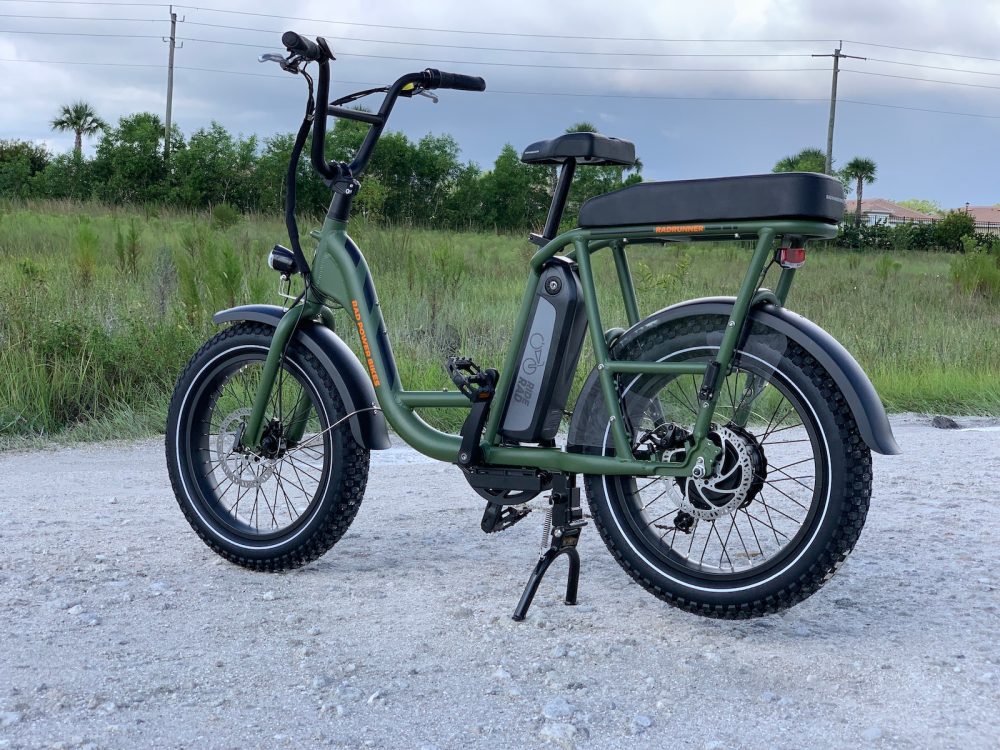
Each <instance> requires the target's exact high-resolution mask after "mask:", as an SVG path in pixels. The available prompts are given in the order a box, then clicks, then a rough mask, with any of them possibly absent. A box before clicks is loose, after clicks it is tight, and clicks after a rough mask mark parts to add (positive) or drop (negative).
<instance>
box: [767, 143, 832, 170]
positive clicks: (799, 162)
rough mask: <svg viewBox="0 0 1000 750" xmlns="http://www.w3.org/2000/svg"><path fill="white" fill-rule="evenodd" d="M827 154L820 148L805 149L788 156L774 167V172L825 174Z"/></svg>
mask: <svg viewBox="0 0 1000 750" xmlns="http://www.w3.org/2000/svg"><path fill="white" fill-rule="evenodd" d="M825 170H826V154H825V153H823V152H822V151H821V150H820V149H818V148H804V149H802V150H801V151H799V152H798V153H797V154H792V155H791V156H786V157H785V158H784V159H782V160H781V161H779V162H778V163H777V164H775V165H774V169H772V170H771V171H772V172H823V171H825Z"/></svg>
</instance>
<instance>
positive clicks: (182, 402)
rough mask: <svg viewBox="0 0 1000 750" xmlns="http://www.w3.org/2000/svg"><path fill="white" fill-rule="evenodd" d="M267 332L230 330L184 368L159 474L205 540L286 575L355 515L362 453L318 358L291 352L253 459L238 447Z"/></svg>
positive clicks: (363, 471)
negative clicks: (163, 468) (163, 472)
mask: <svg viewBox="0 0 1000 750" xmlns="http://www.w3.org/2000/svg"><path fill="white" fill-rule="evenodd" d="M272 332H273V329H271V328H269V327H266V326H262V325H260V324H257V323H240V324H237V325H234V326H232V327H230V328H228V329H226V330H224V331H222V332H221V333H219V334H218V335H217V336H215V337H214V338H213V339H211V340H210V341H209V342H208V343H207V344H205V346H203V347H202V348H201V350H200V351H199V352H198V353H197V354H196V355H195V356H194V357H193V358H192V359H191V361H190V363H189V364H188V366H187V368H186V369H185V371H184V372H183V373H182V375H181V377H180V379H179V380H178V382H177V387H176V389H175V391H174V395H173V399H172V400H171V403H170V411H169V415H168V422H167V438H166V450H167V467H168V469H169V472H170V480H171V483H172V484H173V488H174V494H175V495H176V497H177V502H178V503H179V505H180V507H181V510H182V511H183V512H184V515H185V517H186V518H187V520H188V522H189V523H190V524H191V526H192V527H193V528H194V529H195V531H196V532H197V533H198V535H199V536H200V537H201V538H202V540H203V541H204V542H205V543H206V544H207V545H208V546H209V547H211V548H212V549H213V550H215V551H216V552H217V553H218V554H220V555H222V556H223V557H225V558H226V559H227V560H230V561H231V562H234V563H237V564H238V565H243V566H245V567H248V568H254V569H258V570H269V571H276V570H285V569H288V568H294V567H298V566H300V565H304V564H305V563H307V562H309V561H311V560H314V559H316V558H317V557H319V556H320V555H322V554H323V553H324V552H326V551H327V550H328V549H329V548H330V547H332V546H333V545H334V544H336V543H337V541H338V540H339V539H340V537H341V536H343V534H344V532H345V531H347V527H348V526H350V524H351V521H353V520H354V516H355V515H356V514H357V512H358V508H359V507H360V504H361V499H362V496H363V495H364V491H365V485H366V483H367V478H368V451H367V450H365V449H363V448H362V447H361V446H359V445H358V444H357V443H356V442H355V440H354V439H353V437H352V436H351V433H350V428H349V426H348V424H347V423H346V422H345V421H341V420H342V419H343V417H344V416H345V409H344V406H343V403H342V402H341V400H340V398H339V396H338V395H337V390H336V388H335V386H334V384H333V382H332V380H331V378H330V376H329V374H328V373H326V372H325V371H324V370H323V368H322V367H321V366H320V364H319V362H318V361H317V360H316V358H315V357H313V356H312V354H310V353H309V352H308V351H306V350H305V349H302V348H300V347H298V346H297V345H295V344H294V343H293V344H292V345H290V346H289V347H288V350H287V352H286V356H285V361H284V366H283V368H282V369H281V370H280V371H279V376H278V380H277V382H276V384H275V388H274V391H273V393H272V397H271V401H270V403H269V404H268V407H267V411H266V413H265V421H264V424H265V427H264V436H263V439H262V441H261V446H260V448H259V449H258V450H256V451H250V450H247V449H244V448H242V446H241V445H240V438H241V436H242V434H243V430H244V428H245V426H246V420H247V417H248V416H249V415H250V411H251V407H252V405H253V399H254V395H255V394H256V392H257V384H258V383H259V382H260V377H261V372H262V370H263V365H264V361H265V359H266V357H267V352H268V347H269V345H270V339H271V334H272Z"/></svg>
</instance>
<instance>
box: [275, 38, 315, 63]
mask: <svg viewBox="0 0 1000 750" xmlns="http://www.w3.org/2000/svg"><path fill="white" fill-rule="evenodd" d="M281 43H282V44H283V45H284V47H285V49H287V50H288V51H289V52H291V53H292V54H293V55H298V56H299V57H301V58H302V59H303V60H313V61H319V59H320V56H321V54H322V53H321V52H320V49H319V45H318V44H316V42H314V41H312V40H311V39H308V38H307V37H304V36H300V35H299V34H296V33H295V32H294V31H286V32H285V33H284V34H282V35H281Z"/></svg>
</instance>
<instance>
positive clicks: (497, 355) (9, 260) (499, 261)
mask: <svg viewBox="0 0 1000 750" xmlns="http://www.w3.org/2000/svg"><path fill="white" fill-rule="evenodd" d="M231 220H232V221H233V222H234V223H232V224H230V221H231ZM301 223H302V225H303V230H306V229H308V228H310V224H311V222H309V221H308V220H303V221H302V222H301ZM224 226H225V227H227V228H226V229H225V230H224V229H223V227H224ZM352 234H353V235H354V236H355V238H356V239H357V240H358V241H359V244H360V245H361V247H362V248H363V249H364V251H365V253H366V256H367V258H368V260H369V263H370V264H371V267H372V271H373V274H374V276H375V280H376V283H377V285H378V289H379V294H380V297H381V301H382V306H383V309H384V312H385V317H386V320H387V323H388V326H389V330H390V334H391V338H392V343H393V347H394V350H395V353H396V357H397V359H398V361H399V368H400V372H401V375H402V378H403V382H404V383H405V384H406V386H407V387H409V388H440V387H443V386H445V385H447V384H448V380H447V376H446V375H445V374H444V370H443V367H442V362H443V361H444V358H445V356H447V355H448V354H452V353H456V352H461V353H463V354H467V355H469V356H472V357H474V358H475V359H476V360H477V361H479V362H480V363H481V364H483V365H491V366H498V365H499V364H500V363H501V361H502V353H503V351H504V350H505V347H506V344H507V341H508V339H509V331H510V328H511V325H512V324H513V318H514V315H515V313H516V311H517V307H518V302H519V300H520V297H521V293H522V290H523V283H524V282H523V280H524V274H525V267H526V262H527V259H528V258H529V257H530V255H531V252H532V250H533V248H532V247H531V246H530V245H529V244H528V243H527V242H526V241H525V240H523V239H522V238H521V237H516V236H509V235H496V234H492V233H489V234H482V233H458V232H441V231H429V230H420V229H408V228H402V227H386V228H382V227H378V226H376V225H374V224H371V223H365V222H361V221H358V222H355V223H354V225H353V226H352ZM284 239H285V234H284V226H283V223H282V222H281V221H280V220H279V219H277V218H272V217H260V216H251V217H240V216H237V217H235V219H233V217H225V216H219V215H212V214H193V213H183V212H173V211H170V210H167V209H161V210H158V211H136V210H129V209H110V208H104V207H100V206H97V205H83V206H81V205H79V204H71V203H58V202H53V203H45V204H36V205H33V206H30V207H23V206H8V207H6V208H0V438H4V439H6V440H8V441H9V440H10V439H11V438H12V437H13V436H23V435H31V434H34V435H39V434H43V435H50V434H52V433H57V432H63V434H67V433H65V431H66V430H69V433H68V434H69V435H70V436H71V437H87V438H115V437H134V436H140V435H148V434H152V433H155V432H157V431H160V430H162V428H163V424H164V421H165V409H166V404H167V401H168V399H169V395H170V392H171V390H172V388H173V383H174V380H175V378H176V376H177V374H178V372H179V371H180V369H181V368H182V366H183V364H184V363H185V362H186V360H187V359H188V358H189V357H190V356H191V354H192V353H193V352H194V351H195V350H196V349H197V348H198V347H199V346H200V344H201V343H202V342H203V341H204V340H205V339H206V338H207V337H208V336H210V335H211V334H212V332H213V331H214V330H215V329H214V327H213V326H212V324H211V322H210V317H211V314H212V312H213V311H215V310H217V309H220V308H223V307H227V306H229V305H232V304H240V303H242V302H245V301H248V300H253V301H258V302H263V301H276V298H275V296H274V295H273V291H274V289H275V287H276V281H277V279H276V275H275V274H274V273H273V272H272V271H270V270H269V269H267V268H266V266H265V262H264V260H265V257H266V254H267V252H268V250H269V249H270V247H271V245H272V244H273V243H274V242H276V241H277V242H281V241H283V240H284ZM303 242H304V243H305V244H306V246H307V247H309V246H311V240H309V239H308V238H305V237H304V238H303ZM604 255H606V254H604V253H602V254H599V255H598V256H597V269H596V270H597V272H598V279H599V282H600V286H601V297H602V301H603V305H604V307H603V308H602V313H603V316H604V324H605V326H606V327H609V328H610V327H612V326H617V325H622V324H623V323H624V312H623V310H622V306H621V301H620V300H619V299H616V289H617V285H616V277H615V273H614V268H613V266H612V264H611V263H610V258H607V257H603V256H604ZM998 255H1000V253H994V252H993V251H992V250H979V249H977V248H975V247H973V246H971V245H970V252H967V253H964V254H961V255H955V256H949V255H945V254H942V253H927V252H912V251H909V252H905V251H904V252H896V253H893V254H892V255H886V254H884V253H857V252H850V253H849V252H844V251H841V250H837V249H832V248H831V249H823V248H818V249H814V250H812V251H811V252H810V255H809V260H808V261H807V264H806V267H805V268H804V269H803V270H802V271H801V272H800V273H799V275H798V278H797V279H796V282H795V285H794V287H793V288H792V295H791V299H790V307H791V308H792V309H794V310H796V311H798V312H801V313H802V314H804V315H806V316H807V317H809V318H811V319H813V320H815V321H816V322H817V323H819V324H820V325H822V326H823V327H824V328H826V329H827V330H829V331H830V332H831V333H832V334H833V335H834V336H836V337H837V338H838V339H840V340H841V341H842V342H843V343H844V345H845V346H847V348H848V349H849V350H850V351H851V352H852V353H854V355H855V356H856V357H857V358H858V360H859V361H860V362H861V364H862V365H863V366H864V367H865V369H866V370H867V372H868V373H869V374H870V375H871V376H872V378H873V380H874V381H875V384H876V386H877V387H878V389H879V392H880V393H881V395H882V397H883V398H884V399H885V401H886V403H887V405H888V406H889V407H890V408H891V409H893V410H916V411H940V412H946V413H978V414H984V413H991V414H997V413H1000V339H998V337H997V336H996V331H997V330H998V328H1000V307H998V305H997V300H998V296H997V294H998V292H997V290H998V289H1000V282H998V276H1000V270H998V266H997V258H998ZM747 258H748V250H747V249H746V248H745V247H741V246H734V245H729V246H711V245H696V246H683V245H680V246H667V247H656V246H639V247H636V248H634V249H633V250H632V251H631V259H632V264H633V268H634V270H635V275H636V282H637V285H638V288H639V294H640V303H641V306H642V309H643V311H644V312H646V313H648V312H651V311H653V310H655V309H657V308H659V307H663V306H665V305H667V304H670V303H673V302H676V301H679V300H682V299H686V298H690V297H698V296H703V295H711V294H733V293H735V290H736V287H737V285H738V282H739V278H740V275H741V273H742V271H743V269H744V262H745V261H746V260H747ZM952 260H954V262H955V264H956V265H955V266H952V263H951V261H952ZM987 261H988V262H989V263H990V264H992V265H987ZM969 279H974V280H975V281H974V282H973V281H969ZM770 283H771V284H772V285H773V283H774V279H773V278H772V279H770ZM991 290H992V291H991ZM338 315H339V316H340V320H341V321H342V325H341V326H340V330H341V331H342V333H343V336H344V338H345V340H347V341H348V342H349V343H351V344H352V345H353V344H355V343H356V342H355V338H356V336H355V335H354V331H353V328H352V327H351V326H350V325H349V323H348V321H347V319H346V317H344V314H343V313H339V314H338ZM588 357H589V354H587V353H585V354H584V359H583V362H584V363H586V362H587V361H589V359H588ZM581 370H582V372H581V373H580V376H579V377H580V378H581V379H582V378H583V377H584V376H585V375H586V370H587V367H586V366H585V365H583V366H582V367H581ZM438 416H440V415H438ZM447 418H450V419H451V420H452V421H451V422H448V421H447V419H446V418H445V417H444V416H441V417H440V419H439V424H446V425H447V426H450V427H456V426H457V425H456V424H455V423H454V420H455V414H454V413H451V414H448V415H447Z"/></svg>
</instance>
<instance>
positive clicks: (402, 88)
mask: <svg viewBox="0 0 1000 750" xmlns="http://www.w3.org/2000/svg"><path fill="white" fill-rule="evenodd" d="M281 43H282V44H283V45H284V46H285V48H286V49H287V50H288V51H289V52H290V53H291V54H292V55H295V56H297V57H298V58H300V59H301V60H303V61H306V62H316V63H318V64H319V76H318V77H317V81H316V102H317V103H318V106H319V107H320V108H322V109H321V110H320V112H317V113H316V115H315V116H314V117H313V123H312V130H313V134H312V149H311V152H310V160H311V161H312V165H313V168H315V169H316V171H317V172H319V174H320V175H322V177H323V178H324V179H325V180H326V181H327V183H328V184H331V185H333V184H334V183H338V182H341V181H344V180H346V181H347V182H351V181H353V180H354V179H355V178H356V177H358V176H360V175H361V173H362V172H363V171H364V169H365V167H366V166H368V161H369V159H371V155H372V151H374V149H375V144H376V143H378V139H379V138H380V137H381V135H382V130H383V129H384V128H385V124H386V122H387V120H388V119H389V114H390V113H391V112H392V108H393V106H394V105H395V104H396V100H397V99H398V98H399V97H400V96H408V95H409V93H411V92H412V91H413V90H414V89H455V90H458V91H485V90H486V82H485V81H484V80H483V79H482V78H479V77H478V76H467V75H463V74H461V73H447V72H444V71H440V70H436V69H434V68H427V69H426V70H424V71H422V72H420V73H407V74H406V75H404V76H402V77H400V78H398V79H397V80H396V82H395V83H393V84H392V85H391V86H390V87H389V90H388V91H387V92H386V95H385V99H383V100H382V106H381V107H379V111H378V112H377V113H374V114H373V113H370V112H361V111H358V110H353V109H345V108H342V107H337V106H331V105H328V104H327V102H328V101H329V100H330V60H333V59H335V58H334V56H333V52H331V50H330V47H329V45H328V44H327V42H326V40H325V39H323V38H322V37H317V38H316V41H312V40H311V39H308V38H307V37H304V36H301V35H300V34H297V33H296V32H294V31H286V32H285V33H284V34H282V35H281ZM327 116H334V117H346V118H349V119H352V120H359V121H361V122H364V123H367V124H368V125H370V126H371V127H370V129H369V131H368V133H367V134H366V135H365V138H364V141H362V143H361V147H360V148H359V149H358V152H357V154H355V157H354V159H353V160H352V161H351V162H350V163H349V164H348V163H337V162H328V161H327V160H326V149H325V141H326V117H327ZM347 195H351V192H350V191H348V192H347Z"/></svg>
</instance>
